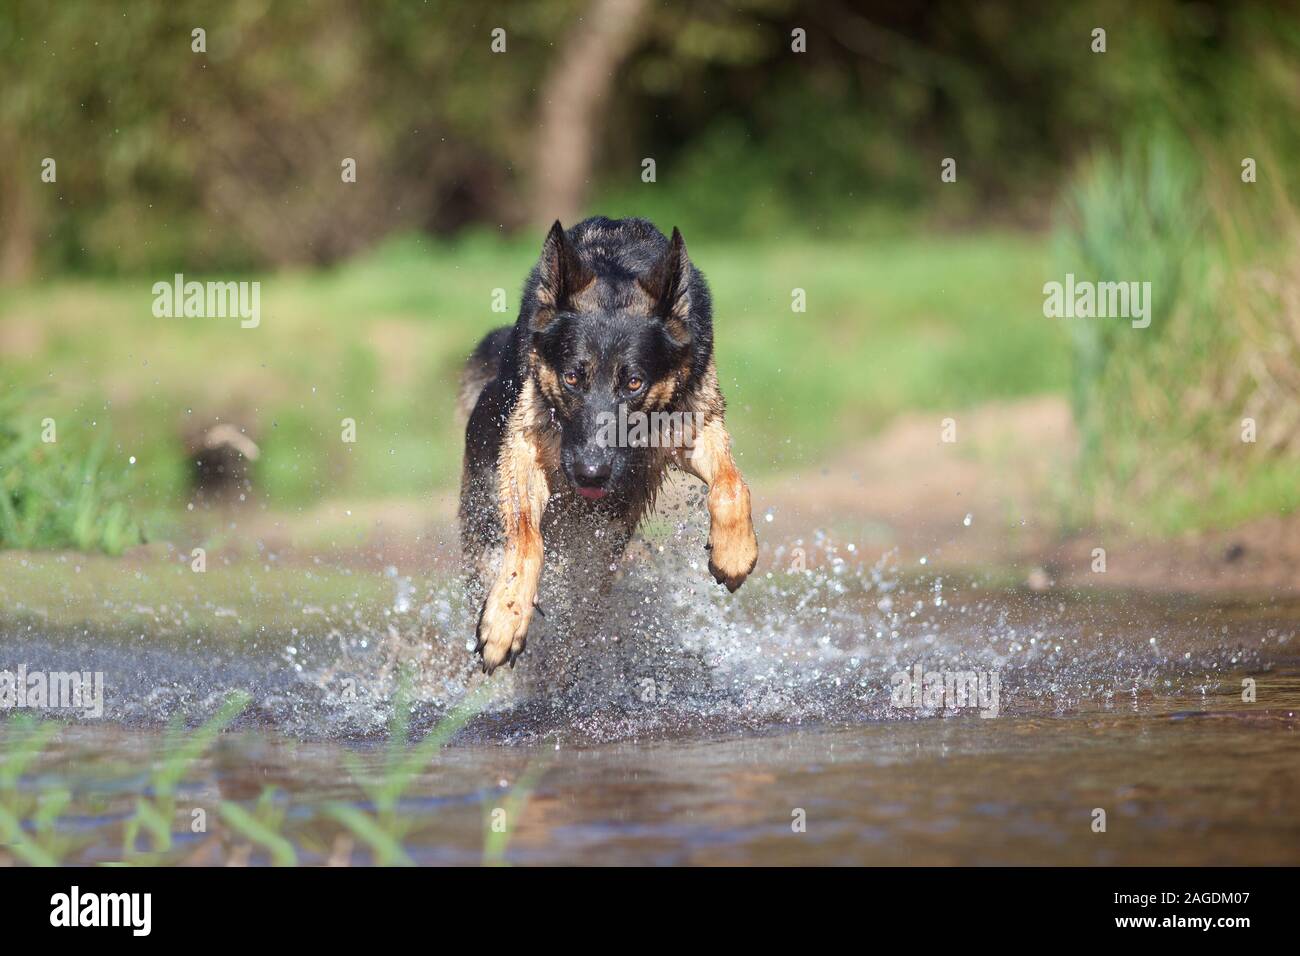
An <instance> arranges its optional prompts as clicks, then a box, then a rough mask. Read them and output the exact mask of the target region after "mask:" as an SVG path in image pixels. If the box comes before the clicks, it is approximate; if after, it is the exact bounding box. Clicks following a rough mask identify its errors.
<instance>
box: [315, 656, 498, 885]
mask: <svg viewBox="0 0 1300 956" xmlns="http://www.w3.org/2000/svg"><path fill="white" fill-rule="evenodd" d="M410 686H411V674H410V672H409V671H408V670H406V669H403V671H402V674H401V677H400V680H399V682H398V687H397V692H396V693H395V694H394V695H393V716H392V719H391V720H390V722H389V726H388V748H387V751H386V753H385V759H384V764H383V767H382V768H381V770H380V772H379V773H377V774H373V773H370V772H368V771H367V770H366V768H365V767H364V766H362V764H361V762H360V761H359V760H358V759H357V758H356V757H355V756H352V755H351V754H349V755H347V757H346V759H345V762H346V763H347V766H348V771H349V773H350V774H351V775H352V779H353V781H354V782H355V783H356V784H357V786H359V787H360V788H361V789H362V791H363V792H364V793H365V794H366V796H367V797H368V798H369V799H370V802H371V804H372V805H373V807H374V810H373V811H372V812H366V811H365V810H362V809H359V808H358V807H355V806H352V805H350V804H342V803H335V804H331V805H330V806H329V807H327V808H326V812H327V813H329V815H330V816H332V817H333V818H334V819H335V820H337V821H338V822H339V823H341V824H342V825H343V826H344V827H346V828H347V829H348V830H349V831H351V833H352V834H353V835H354V836H355V837H357V838H358V839H359V840H361V841H362V842H363V843H365V844H366V845H367V846H369V847H370V849H371V851H372V852H373V853H374V857H375V862H376V863H377V864H379V865H380V866H393V865H401V866H409V865H411V863H412V860H411V858H410V857H409V856H408V855H407V853H406V851H405V850H404V849H402V839H403V837H405V835H406V834H407V833H408V832H409V831H410V829H411V828H412V827H413V826H414V825H415V823H416V821H415V820H413V819H412V818H411V817H409V816H408V815H406V814H403V813H402V812H401V807H400V802H401V799H402V795H403V794H404V793H406V791H407V790H409V789H410V787H411V786H412V784H414V783H415V781H416V779H417V777H418V775H419V774H420V773H421V772H423V771H424V770H425V768H426V767H427V766H428V764H429V762H430V761H431V760H432V759H433V757H434V755H436V754H437V753H438V751H440V750H442V748H443V746H445V745H446V743H447V741H448V740H450V739H451V737H452V735H454V734H455V733H456V731H458V730H460V728H461V727H463V726H464V725H465V724H466V723H468V722H469V720H470V718H472V717H473V716H474V715H475V714H477V713H478V712H479V710H480V709H482V706H483V702H484V699H485V697H486V685H482V684H481V685H479V687H478V688H477V689H476V690H475V691H473V692H472V693H471V694H470V695H469V697H467V698H466V699H465V700H463V701H461V703H460V704H458V705H457V706H456V707H455V708H454V709H453V710H452V712H451V713H449V714H448V715H447V716H446V717H444V718H443V719H442V721H441V722H439V724H438V726H437V727H435V728H434V729H433V730H432V731H430V732H429V734H428V735H427V736H426V737H425V738H424V739H423V740H421V741H419V742H418V743H414V744H413V743H411V742H410V739H409V730H410V719H411V703H410Z"/></svg>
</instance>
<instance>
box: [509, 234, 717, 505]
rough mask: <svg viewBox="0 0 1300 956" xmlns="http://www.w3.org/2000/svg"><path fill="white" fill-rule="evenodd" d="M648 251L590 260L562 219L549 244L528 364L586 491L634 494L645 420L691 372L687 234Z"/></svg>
mask: <svg viewBox="0 0 1300 956" xmlns="http://www.w3.org/2000/svg"><path fill="white" fill-rule="evenodd" d="M660 241H661V242H662V239H661V240H660ZM632 258H633V260H634V261H635V257H632ZM648 258H649V261H647V262H644V263H638V264H637V265H636V266H629V265H628V263H627V260H626V259H624V260H616V259H609V258H601V257H594V256H593V257H591V259H590V260H588V259H587V258H584V256H583V255H582V254H581V250H580V249H579V248H575V247H574V244H573V242H572V241H571V240H570V239H569V238H567V237H566V236H565V232H564V229H563V227H562V226H561V225H560V224H559V223H558V222H556V223H555V225H554V226H552V227H551V231H550V234H549V235H548V236H547V237H546V242H545V244H544V245H543V247H542V255H541V259H540V261H539V263H538V273H537V278H538V283H537V287H536V308H535V309H534V311H533V315H532V319H531V330H532V350H531V353H530V355H529V364H530V367H531V373H532V375H533V377H534V380H535V381H536V384H537V387H538V389H539V390H540V392H541V394H542V396H543V397H544V398H545V400H546V402H547V404H548V406H549V407H550V408H551V410H552V412H553V415H554V418H555V421H556V423H557V424H558V426H559V428H560V430H561V434H562V437H561V441H560V448H561V454H560V462H561V466H562V467H563V469H564V474H565V476H566V477H567V478H568V480H569V482H570V484H572V485H573V487H574V489H575V490H576V491H577V492H578V493H579V494H581V495H582V496H583V497H585V498H589V499H596V498H603V497H604V496H605V495H606V494H611V493H613V494H618V493H620V492H623V491H626V489H627V487H628V485H629V483H630V481H631V480H632V478H633V476H634V475H635V474H636V473H637V472H638V470H639V469H640V468H641V467H643V465H642V462H643V461H644V458H643V456H644V454H645V452H644V448H645V447H646V445H647V444H648V441H647V440H646V438H647V433H646V431H645V430H644V429H642V430H638V428H637V423H638V418H639V419H640V421H642V422H645V421H646V420H647V419H649V418H650V416H651V414H652V413H654V412H659V411H662V410H665V409H667V408H669V406H670V405H671V403H672V401H673V398H674V397H675V396H676V394H677V393H678V391H679V389H680V388H681V384H682V381H683V377H684V375H685V374H686V372H687V371H688V367H689V362H690V347H691V330H690V324H689V321H688V320H689V316H690V308H691V303H690V298H691V293H690V284H691V281H690V280H691V265H690V260H689V259H688V258H687V257H686V247H685V244H684V243H683V242H682V237H681V233H679V232H678V231H677V230H676V229H674V230H673V235H672V239H671V240H670V241H669V242H668V243H667V245H666V247H665V248H663V250H662V251H657V250H656V251H655V252H654V254H652V255H651V256H649V257H648ZM629 423H630V425H631V427H629Z"/></svg>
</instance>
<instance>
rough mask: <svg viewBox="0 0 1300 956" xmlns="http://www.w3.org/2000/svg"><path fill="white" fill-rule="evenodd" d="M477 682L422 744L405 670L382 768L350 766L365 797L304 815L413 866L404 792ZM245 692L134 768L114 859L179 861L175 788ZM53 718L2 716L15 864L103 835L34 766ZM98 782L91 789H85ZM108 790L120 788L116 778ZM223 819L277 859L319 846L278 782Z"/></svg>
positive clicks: (0, 736)
mask: <svg viewBox="0 0 1300 956" xmlns="http://www.w3.org/2000/svg"><path fill="white" fill-rule="evenodd" d="M485 696H486V695H485V693H484V690H483V688H481V687H480V688H479V690H477V691H475V692H473V693H472V694H470V695H469V696H468V697H466V698H465V699H464V700H462V701H461V702H460V704H459V705H457V706H456V707H455V708H454V709H453V710H452V711H451V712H450V713H449V714H447V716H446V717H444V718H443V719H442V720H441V721H440V722H439V723H438V724H437V726H436V727H434V728H433V730H432V731H430V732H429V733H428V734H427V735H426V736H425V737H424V738H422V739H421V740H419V741H412V740H411V739H410V737H409V724H410V706H411V702H410V675H409V674H404V676H403V678H402V680H401V682H400V683H399V687H398V691H397V693H396V694H395V695H394V700H393V704H394V710H393V717H392V720H391V722H390V726H389V740H388V744H387V747H386V748H385V751H384V759H383V761H382V765H381V766H380V767H379V769H378V771H376V772H372V771H371V770H369V769H367V768H366V767H364V766H363V765H362V763H361V762H360V761H359V760H357V759H356V758H355V757H352V758H351V759H349V760H348V761H347V762H348V765H349V768H350V770H351V773H352V775H353V778H354V781H355V782H356V784H357V785H358V787H359V788H360V789H361V791H362V792H363V793H364V794H365V796H366V798H367V801H368V803H369V807H367V806H366V804H364V803H346V802H342V801H338V800H334V801H330V802H327V803H320V804H313V805H309V806H306V807H304V808H303V809H304V810H305V811H306V812H305V813H304V814H302V815H300V818H301V820H302V821H305V823H306V824H311V825H317V824H320V823H327V825H333V826H336V827H339V828H341V830H342V831H345V832H347V833H349V834H351V836H353V837H355V838H356V839H358V840H360V841H361V842H362V843H363V844H365V845H366V846H367V847H369V848H370V850H371V852H372V853H373V855H374V861H375V862H376V863H378V864H380V865H409V864H410V863H411V862H412V860H411V858H410V856H409V854H408V853H407V852H406V850H405V848H404V846H403V839H404V838H405V837H406V836H407V835H408V834H409V833H411V832H412V831H413V830H414V828H415V827H417V826H419V825H420V824H421V822H422V821H421V818H420V817H419V816H418V815H417V814H412V813H411V812H409V810H408V809H406V808H404V807H403V805H402V798H403V795H404V794H405V793H407V792H408V791H409V790H410V788H411V787H412V786H413V785H414V784H415V783H416V781H417V779H418V778H419V776H420V775H421V774H422V773H424V772H426V771H427V770H428V768H429V766H430V763H431V762H432V760H433V758H434V757H435V756H436V755H437V754H438V752H439V751H440V750H441V749H442V748H443V747H444V746H445V745H446V744H447V742H448V741H449V740H450V739H451V737H452V736H453V735H454V734H455V733H456V732H457V731H458V730H460V728H461V727H463V726H464V725H465V724H466V722H468V721H469V720H470V719H471V718H472V717H473V716H474V715H475V714H477V713H478V712H479V711H480V710H481V708H482V705H483V702H484V699H485ZM248 702H249V696H248V695H247V694H245V693H243V692H234V693H232V694H230V695H229V696H228V697H227V699H226V701H225V702H224V703H223V704H222V706H221V707H220V708H219V709H218V711H217V712H216V713H215V714H214V715H213V716H212V717H211V718H210V719H209V720H207V721H206V722H205V723H204V724H203V725H201V726H200V727H198V728H197V729H195V730H193V731H189V732H185V731H183V730H181V729H180V727H179V725H173V726H172V727H171V728H169V730H168V732H167V736H166V740H165V742H164V746H163V749H162V753H161V756H160V757H159V759H158V760H157V762H156V763H155V764H154V765H153V766H152V767H151V768H150V769H149V772H148V773H147V774H131V775H130V776H131V779H132V781H133V783H132V787H133V788H138V791H139V792H138V794H137V795H136V797H135V805H134V810H133V812H132V813H131V814H130V816H128V817H127V818H126V819H125V821H123V822H121V823H120V824H118V823H113V824H112V826H114V827H119V826H120V831H121V846H122V857H121V860H120V861H117V862H116V863H114V864H113V865H128V866H139V865H160V864H172V863H177V862H180V857H179V856H178V846H177V843H176V841H175V833H174V830H173V828H174V826H175V821H176V815H177V811H178V806H179V805H178V798H177V790H178V788H179V787H180V785H181V784H182V782H183V781H185V780H186V779H187V778H190V777H192V776H193V775H194V773H195V768H196V765H197V764H198V763H199V762H200V761H201V760H203V759H204V757H205V755H207V754H208V752H209V751H210V750H211V748H212V746H213V745H214V743H215V742H216V740H217V738H218V737H219V736H220V734H221V733H222V732H223V731H224V730H226V729H227V728H228V727H229V726H230V724H231V723H232V722H233V721H234V720H235V719H236V718H237V717H238V716H239V715H240V714H241V713H242V712H243V711H244V710H245V709H246V708H247V706H248ZM58 733H59V724H57V723H56V722H54V721H51V720H44V721H38V720H34V719H32V718H29V717H27V716H25V715H23V716H18V717H12V718H10V719H9V720H8V721H6V722H4V723H0V859H3V852H5V851H7V852H9V853H11V854H13V856H15V857H16V858H17V859H18V860H20V861H21V862H24V863H27V864H30V865H34V866H57V865H60V864H62V863H65V862H68V860H69V858H70V857H72V856H73V855H74V854H76V853H78V852H79V851H81V850H82V849H84V848H85V847H87V846H89V845H91V844H92V843H94V842H95V841H96V840H98V839H100V838H101V836H102V835H101V834H97V833H94V832H87V831H84V830H83V831H75V830H74V831H70V830H69V828H67V827H66V826H64V827H61V826H60V825H59V824H60V819H61V818H62V817H63V816H64V815H65V814H72V813H75V812H76V811H77V808H78V804H77V800H78V799H83V798H84V794H83V795H81V796H78V795H76V794H74V792H73V790H71V789H69V788H68V787H67V786H65V785H63V784H61V783H59V784H51V783H50V782H49V781H48V780H46V779H44V778H42V777H40V775H39V772H38V771H39V766H38V765H39V763H40V761H41V759H42V757H43V756H46V752H47V750H48V749H49V747H50V745H51V744H52V743H53V742H54V741H55V740H56V739H57V737H58ZM537 776H538V772H537V771H530V773H529V774H526V775H525V778H524V780H521V781H520V784H519V786H518V787H517V788H516V791H515V793H514V794H512V798H511V799H512V801H513V802H512V803H511V804H510V806H511V807H512V811H511V812H512V818H513V814H514V813H515V812H517V811H518V810H520V809H522V805H523V803H522V801H523V800H524V799H526V796H527V793H528V792H529V791H530V790H531V788H532V787H533V786H534V785H535V782H536V779H537ZM101 788H102V781H101V782H100V785H99V786H96V787H92V788H90V790H91V791H94V790H98V789H101ZM112 789H117V785H116V784H115V785H114V787H113V788H112ZM218 810H219V816H220V820H221V822H222V824H223V825H224V827H225V828H226V831H227V834H228V838H229V842H233V843H238V842H239V841H244V842H246V843H248V844H251V845H254V846H258V847H261V848H262V849H264V850H265V851H266V852H267V853H268V854H269V856H270V860H271V862H272V864H273V865H275V866H295V865H297V864H298V862H299V849H298V847H299V846H305V845H318V844H319V843H320V841H319V840H318V839H317V838H316V837H315V836H314V835H313V834H311V833H306V832H301V831H300V832H296V833H286V832H285V831H286V827H287V825H288V824H289V823H290V820H289V804H288V802H287V801H286V800H284V799H283V798H282V796H281V794H280V793H279V792H278V791H277V790H276V789H275V788H274V787H267V788H265V789H264V790H263V791H262V793H261V795H260V797H259V798H258V799H257V800H256V801H255V802H254V803H253V804H252V805H251V806H246V805H244V804H241V803H236V802H234V801H230V800H223V801H221V802H220V804H219V807H218ZM484 847H485V848H484V859H485V862H499V861H500V858H501V855H502V854H503V852H504V843H503V842H502V840H501V838H500V836H499V835H495V836H494V835H489V836H488V837H485V844H484Z"/></svg>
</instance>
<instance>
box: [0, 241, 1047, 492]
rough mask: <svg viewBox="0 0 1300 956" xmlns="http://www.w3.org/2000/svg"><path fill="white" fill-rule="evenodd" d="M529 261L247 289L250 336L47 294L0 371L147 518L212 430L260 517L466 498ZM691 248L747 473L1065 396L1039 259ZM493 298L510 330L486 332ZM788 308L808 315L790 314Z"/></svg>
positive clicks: (22, 324) (25, 313)
mask: <svg viewBox="0 0 1300 956" xmlns="http://www.w3.org/2000/svg"><path fill="white" fill-rule="evenodd" d="M688 238H689V237H688ZM535 245H536V244H535V243H532V242H519V241H514V242H507V241H502V240H498V239H496V238H495V237H490V236H483V235H479V236H470V237H467V238H465V239H463V240H462V241H460V242H458V243H456V244H455V245H434V244H431V243H430V242H428V241H426V240H422V239H418V238H406V239H399V240H394V241H392V242H390V243H388V244H387V245H385V246H383V247H382V248H380V249H379V250H377V251H376V252H374V253H373V254H371V255H368V256H366V257H364V258H361V259H358V260H356V261H354V262H351V263H349V264H348V265H346V266H343V267H341V268H338V269H334V270H330V271H320V272H300V273H286V274H268V275H261V276H257V275H249V276H242V277H238V278H244V279H260V281H261V282H262V322H261V325H260V327H258V328H256V329H241V328H240V327H239V323H238V321H237V320H234V319H198V318H175V319H169V318H163V319H159V318H155V317H154V316H153V315H152V311H151V304H152V293H151V286H152V283H153V282H154V281H158V280H159V279H164V278H167V277H163V276H142V277H139V278H136V279H114V280H102V281H89V280H78V279H62V280H56V281H53V282H47V283H42V284H40V285H33V286H30V287H25V288H21V289H17V290H9V291H7V292H5V293H3V295H0V355H3V356H4V358H5V360H6V365H7V367H8V368H9V369H10V372H11V374H12V375H14V377H15V378H16V379H17V380H19V381H22V382H30V383H37V382H39V383H41V384H42V385H44V386H46V387H48V388H49V389H50V396H49V399H48V401H47V402H46V405H45V406H44V407H43V408H42V417H44V415H45V414H48V415H50V416H53V417H55V418H57V419H58V420H59V421H60V425H61V434H69V433H76V434H80V433H90V432H92V431H93V430H95V429H99V428H102V427H104V425H105V423H106V422H111V425H112V429H113V434H114V435H115V436H116V441H115V443H114V444H113V445H111V446H109V447H108V448H107V450H106V462H105V463H106V465H108V466H111V467H124V463H125V461H126V460H127V459H128V458H129V456H135V458H136V463H135V464H134V465H132V466H130V467H131V473H132V475H133V477H134V479H135V485H134V493H133V502H134V503H135V504H136V505H137V506H138V507H140V508H149V507H164V508H165V507H170V506H174V505H176V504H177V503H180V502H183V501H184V500H185V496H186V476H187V466H186V460H185V456H184V450H183V442H182V439H183V436H184V435H185V434H186V433H187V431H188V430H191V429H194V428H197V427H199V426H201V425H206V424H208V423H210V422H211V420H212V419H213V418H214V417H215V416H223V417H225V418H228V419H230V420H233V421H235V422H237V423H238V424H240V425H245V426H248V427H249V428H250V429H251V431H252V434H253V436H254V438H255V439H256V441H257V442H258V443H259V445H260V446H261V448H262V450H263V457H262V459H261V460H260V461H259V462H258V471H257V481H258V483H259V485H260V486H261V487H262V488H263V489H265V490H266V492H267V493H268V494H269V496H270V502H271V504H272V505H273V506H276V507H279V508H293V507H296V506H300V505H303V504H305V503H308V502H311V501H313V500H317V499H319V498H321V497H324V496H331V497H345V496H346V497H353V498H379V497H387V496H407V497H409V496H420V495H425V494H427V493H428V492H429V491H430V489H432V488H447V487H450V486H452V485H454V483H455V481H456V479H457V476H458V474H459V467H460V452H461V437H460V435H459V434H458V430H457V427H456V424H455V421H454V410H453V404H454V394H455V380H456V376H457V374H458V370H459V367H460V363H461V361H462V359H463V357H464V356H465V355H466V354H467V352H468V351H469V350H470V349H471V348H472V347H473V345H474V344H475V342H476V341H477V340H478V339H479V338H480V337H481V336H482V335H483V334H485V333H486V332H487V331H488V330H489V329H491V328H493V327H495V326H497V325H501V324H504V323H507V322H510V321H512V320H513V318H514V314H515V310H517V308H518V294H519V288H520V285H521V283H522V280H523V278H524V276H525V275H526V273H527V271H528V269H529V268H530V266H531V264H532V262H533V260H534V258H535V255H536V248H535ZM690 250H691V254H692V256H693V258H694V260H695V261H696V263H697V264H698V265H699V266H700V267H701V268H702V269H703V270H704V271H705V272H706V274H707V275H708V277H709V280H710V282H711V285H712V288H713V292H714V299H715V325H716V329H717V342H718V348H717V351H718V367H719V373H720V375H721V378H722V382H723V386H724V389H725V391H726V394H727V396H728V400H729V402H730V409H731V411H730V413H729V420H730V423H731V426H732V429H733V431H734V432H735V435H736V441H737V447H738V449H739V451H740V453H741V455H742V456H743V459H744V463H745V466H746V468H748V469H751V470H753V471H756V472H763V471H773V470H781V469H786V468H790V467H795V466H801V465H808V464H813V463H815V462H816V461H817V460H818V459H819V458H820V457H822V456H824V455H826V454H827V453H828V452H830V451H832V450H833V449H834V448H835V447H836V446H837V445H838V444H839V443H841V442H844V441H852V440H856V439H861V438H863V437H864V436H866V435H867V434H869V433H870V432H871V431H873V430H874V429H876V428H879V427H880V426H881V425H883V424H884V423H885V422H887V421H888V420H889V418H890V417H891V416H893V415H895V414H896V413H898V412H900V411H903V410H905V409H915V408H921V409H943V410H949V409H955V408H959V407H961V406H964V405H968V404H972V403H976V402H979V401H982V400H985V399H990V398H1005V397H1013V396H1017V395H1024V394H1031V393H1037V392H1044V391H1063V390H1064V389H1065V387H1066V383H1067V366H1066V343H1065V341H1064V338H1063V336H1062V334H1061V330H1060V329H1059V328H1058V327H1057V326H1055V325H1053V323H1051V322H1049V321H1047V320H1044V319H1043V317H1042V315H1041V294H1040V288H1041V285H1042V281H1043V275H1044V272H1045V270H1046V268H1047V262H1048V257H1047V254H1046V252H1045V251H1044V249H1043V248H1042V244H1041V243H1040V242H1039V241H1038V240H1036V239H1035V238H1032V237H1021V236H1012V235H1000V234H993V235H973V236H962V237H949V238H934V237H930V238H923V237H922V238H907V239H903V240H899V241H894V242H886V241H870V242H865V241H864V242H860V243H853V242H842V241H841V242H816V241H809V240H794V241H791V242H778V241H765V242H755V243H742V242H736V243H725V244H719V243H708V242H703V241H702V242H700V243H699V244H698V245H696V244H692V245H691V246H690ZM186 278H187V279H199V280H204V279H208V278H220V279H223V280H229V279H231V278H236V277H233V276H226V275H223V276H220V277H208V276H201V275H188V274H187V276H186ZM496 288H502V289H505V290H506V295H507V302H508V310H509V311H508V312H507V313H506V314H499V313H494V312H492V311H491V300H492V292H493V289H496ZM795 288H802V289H804V290H805V292H806V295H807V303H808V305H807V311H806V312H804V313H796V312H793V311H792V310H791V293H792V290H793V289H795ZM344 418H353V419H355V420H356V422H357V441H356V443H355V444H348V443H345V442H343V441H342V440H341V434H342V426H341V422H342V420H343V419H344ZM24 424H27V423H24Z"/></svg>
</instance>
